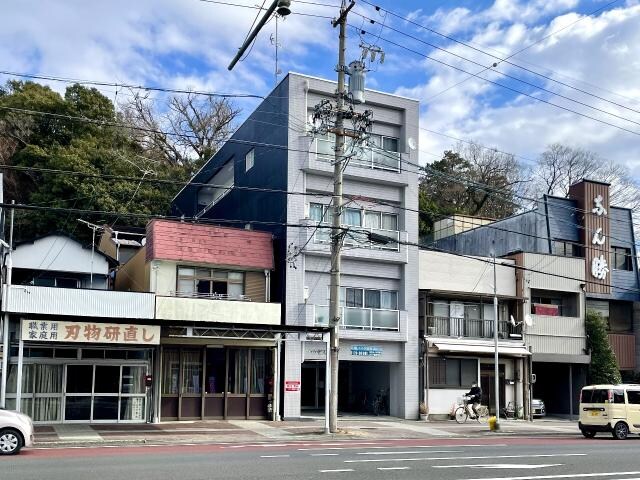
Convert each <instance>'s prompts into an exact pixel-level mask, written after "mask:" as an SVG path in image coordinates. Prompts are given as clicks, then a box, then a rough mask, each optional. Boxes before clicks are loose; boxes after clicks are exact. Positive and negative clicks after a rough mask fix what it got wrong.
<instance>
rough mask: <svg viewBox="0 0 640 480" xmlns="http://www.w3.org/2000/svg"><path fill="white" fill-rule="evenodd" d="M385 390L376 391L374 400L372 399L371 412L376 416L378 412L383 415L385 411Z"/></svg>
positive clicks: (378, 414)
mask: <svg viewBox="0 0 640 480" xmlns="http://www.w3.org/2000/svg"><path fill="white" fill-rule="evenodd" d="M385 394H386V392H385V391H384V390H380V391H378V393H377V395H376V398H375V400H374V401H373V405H372V406H373V414H374V415H375V416H376V417H377V416H380V414H382V415H384V414H386V411H387V402H386V395H385Z"/></svg>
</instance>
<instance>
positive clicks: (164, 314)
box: [156, 296, 280, 325]
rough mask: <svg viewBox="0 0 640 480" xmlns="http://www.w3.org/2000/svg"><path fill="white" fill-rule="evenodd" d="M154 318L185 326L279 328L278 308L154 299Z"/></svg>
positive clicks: (252, 303)
mask: <svg viewBox="0 0 640 480" xmlns="http://www.w3.org/2000/svg"><path fill="white" fill-rule="evenodd" d="M156 318H157V319H158V320H179V321H188V322H220V323H233V324H255V325H280V304H278V303H258V302H241V301H233V300H212V299H210V298H180V297H160V296H158V297H156Z"/></svg>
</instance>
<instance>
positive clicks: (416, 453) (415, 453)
mask: <svg viewBox="0 0 640 480" xmlns="http://www.w3.org/2000/svg"><path fill="white" fill-rule="evenodd" d="M459 452H462V450H432V451H430V452H429V453H459ZM422 454H424V452H360V453H357V454H356V455H422Z"/></svg>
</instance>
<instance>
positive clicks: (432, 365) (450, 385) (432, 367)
mask: <svg viewBox="0 0 640 480" xmlns="http://www.w3.org/2000/svg"><path fill="white" fill-rule="evenodd" d="M428 361H429V388H436V389H460V390H463V389H467V388H470V387H471V383H468V384H465V383H463V378H464V377H467V375H465V374H463V365H467V366H471V363H474V364H475V365H474V368H473V371H474V372H475V375H474V376H473V377H474V378H472V379H471V382H474V381H475V382H478V381H479V378H478V376H479V375H478V369H479V361H478V359H474V358H463V357H446V356H443V357H430V358H429V359H428ZM436 362H437V363H440V364H441V365H436ZM447 362H456V363H457V370H458V372H457V381H456V382H453V381H450V379H449V378H448V373H449V370H448V369H447ZM438 370H440V375H438ZM467 373H468V372H467ZM442 374H444V383H441V382H439V381H437V380H441V379H439V378H437V377H438V376H440V377H441V376H442ZM451 380H453V379H451Z"/></svg>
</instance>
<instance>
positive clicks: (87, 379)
mask: <svg viewBox="0 0 640 480" xmlns="http://www.w3.org/2000/svg"><path fill="white" fill-rule="evenodd" d="M92 385H93V365H67V389H66V392H67V393H91V387H92Z"/></svg>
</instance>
